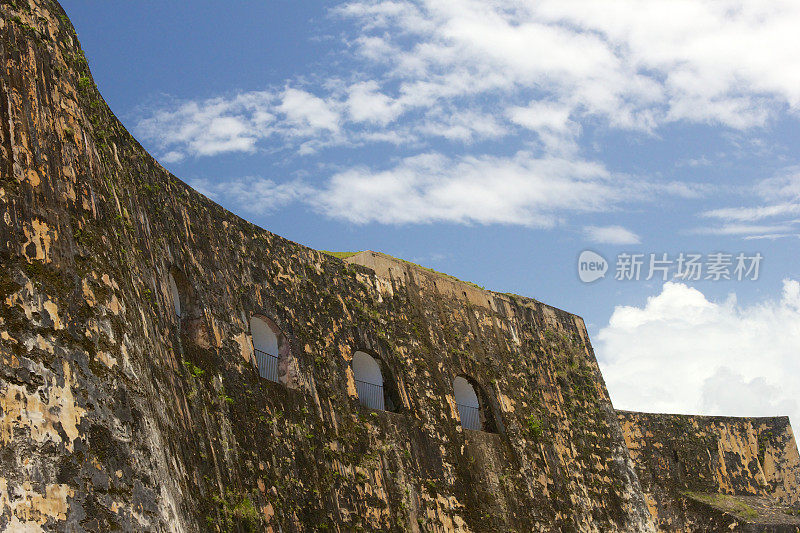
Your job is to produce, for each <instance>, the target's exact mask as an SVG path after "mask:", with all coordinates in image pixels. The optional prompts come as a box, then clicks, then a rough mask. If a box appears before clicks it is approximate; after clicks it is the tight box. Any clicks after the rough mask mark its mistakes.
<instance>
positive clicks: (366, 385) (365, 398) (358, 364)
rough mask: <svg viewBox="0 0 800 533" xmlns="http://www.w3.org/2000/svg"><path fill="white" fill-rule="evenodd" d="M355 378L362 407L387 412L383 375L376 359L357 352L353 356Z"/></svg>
mask: <svg viewBox="0 0 800 533" xmlns="http://www.w3.org/2000/svg"><path fill="white" fill-rule="evenodd" d="M353 376H354V378H355V380H356V392H358V399H359V401H360V402H361V405H363V406H365V407H369V408H370V409H380V410H381V411H385V410H386V399H385V393H384V389H383V373H382V372H381V367H380V365H379V364H378V362H377V361H376V360H375V358H373V357H372V356H371V355H369V354H366V353H364V352H356V353H355V355H353Z"/></svg>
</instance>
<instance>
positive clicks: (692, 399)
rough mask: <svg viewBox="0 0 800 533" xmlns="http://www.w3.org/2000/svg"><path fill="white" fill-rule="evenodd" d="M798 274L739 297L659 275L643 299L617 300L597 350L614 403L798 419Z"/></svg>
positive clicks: (662, 409) (650, 408)
mask: <svg viewBox="0 0 800 533" xmlns="http://www.w3.org/2000/svg"><path fill="white" fill-rule="evenodd" d="M798 346H800V282H798V281H796V280H785V281H784V282H783V291H782V293H781V295H780V296H779V297H777V298H774V299H769V300H766V301H763V302H761V303H758V304H753V305H741V304H739V303H738V302H737V300H736V297H735V295H731V296H729V297H728V298H727V300H725V301H723V302H714V301H711V300H709V299H708V298H706V296H705V295H704V294H703V293H702V292H700V291H699V290H697V289H694V288H690V287H688V286H686V285H684V284H681V283H666V284H664V286H663V288H662V289H661V292H660V294H657V295H655V296H653V297H651V298H648V300H647V303H646V304H645V305H643V306H641V307H629V306H620V307H617V308H616V309H615V310H614V313H613V315H612V316H611V319H610V321H609V323H608V325H607V326H605V327H604V328H602V329H601V330H600V332H599V334H598V335H597V342H596V350H597V355H598V360H599V362H600V365H601V367H602V369H603V375H604V376H605V379H606V383H607V385H608V389H609V392H610V393H611V397H612V400H613V401H614V404H615V405H616V406H617V407H618V408H623V409H636V410H644V411H654V412H674V413H698V412H699V413H705V414H718V415H741V416H772V415H790V416H791V417H792V420H793V422H794V423H795V425H796V424H798V423H800V393H799V392H798V391H800V359H798V357H797V353H798V352H797V350H798V348H797V347H798Z"/></svg>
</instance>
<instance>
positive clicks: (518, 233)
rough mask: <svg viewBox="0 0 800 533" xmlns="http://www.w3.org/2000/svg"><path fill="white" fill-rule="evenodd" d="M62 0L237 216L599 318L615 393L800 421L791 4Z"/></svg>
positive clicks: (206, 185)
mask: <svg viewBox="0 0 800 533" xmlns="http://www.w3.org/2000/svg"><path fill="white" fill-rule="evenodd" d="M62 5H63V6H64V8H65V9H66V10H67V12H68V14H69V16H70V18H71V20H72V21H73V23H74V24H75V26H76V28H77V31H78V35H79V37H80V39H81V43H82V45H83V47H84V49H85V50H86V55H87V57H88V59H89V63H90V66H91V68H92V72H93V74H94V76H95V80H96V82H97V85H98V86H99V88H100V90H101V92H102V94H103V95H104V97H105V99H106V101H107V102H108V103H109V105H110V106H111V108H112V110H113V111H114V112H115V113H116V114H117V116H119V117H120V118H121V120H122V121H123V122H124V123H125V125H126V126H127V127H128V129H129V130H130V131H131V132H132V133H133V134H134V135H135V136H136V137H137V139H138V140H139V141H140V142H142V144H143V145H144V146H145V147H146V148H147V149H148V150H149V151H150V152H151V153H152V154H153V155H154V156H155V157H156V158H157V159H159V161H160V162H161V163H162V164H163V165H164V166H165V167H166V168H168V169H169V170H170V171H172V172H173V173H174V174H175V175H177V176H178V177H180V178H182V179H184V180H186V181H187V182H189V183H190V184H191V185H193V186H194V187H195V188H197V189H199V190H201V191H202V192H204V193H206V194H208V195H209V196H211V197H212V198H213V199H215V200H216V201H218V202H219V203H220V204H222V205H223V206H225V207H227V208H228V209H230V210H232V211H234V212H236V213H237V214H239V215H241V216H243V217H244V218H247V219H248V220H251V221H253V222H255V223H257V224H259V225H260V226H262V227H264V228H266V229H268V230H271V231H274V232H275V233H278V234H280V235H283V236H285V237H288V238H290V239H292V240H295V241H297V242H300V243H303V244H306V245H308V246H311V247H313V248H317V249H329V250H348V251H353V250H363V249H372V250H378V251H382V252H386V253H389V254H392V255H395V256H399V257H403V258H405V259H409V260H411V261H415V262H419V263H421V264H423V265H425V266H429V267H432V268H435V269H437V270H441V271H445V272H448V273H451V274H453V275H456V276H458V277H460V278H462V279H467V280H470V281H474V282H476V283H479V284H481V285H484V286H486V287H487V288H491V289H494V290H498V291H503V292H515V293H519V294H523V295H526V296H532V297H534V298H537V299H539V300H541V301H544V302H546V303H549V304H551V305H555V306H557V307H561V308H563V309H566V310H568V311H571V312H574V313H576V314H579V315H581V316H583V317H584V318H585V320H586V322H587V325H588V326H589V329H590V334H591V335H592V338H593V342H594V344H595V348H596V351H597V353H598V358H599V360H600V361H601V364H602V366H603V368H604V371H605V377H606V380H607V382H608V385H609V389H610V391H611V394H612V398H613V399H614V401H615V403H616V404H617V405H618V406H619V407H625V408H632V409H642V410H663V411H683V412H692V411H702V412H708V413H722V414H746V415H752V414H759V415H761V414H790V413H791V414H792V415H796V414H800V410H798V409H799V408H798V404H799V403H800V397H798V394H797V393H796V391H797V390H800V382H799V381H797V379H800V378H795V377H789V376H792V375H793V376H799V375H800V372H798V371H800V368H798V366H800V363H798V361H797V359H798V357H797V352H798V346H800V325H799V324H800V295H798V293H797V290H798V284H797V280H798V279H800V274H799V273H798V269H797V257H798V253H797V252H798V244H799V243H800V241H798V236H799V235H800V154H798V150H797V147H798V144H799V141H800V130H799V129H798V125H800V123H799V121H798V118H800V117H799V116H798V111H799V110H800V59H799V58H800V55H798V54H797V53H796V52H797V50H798V49H800V35H799V34H798V32H797V31H796V28H797V27H798V25H800V6H798V4H797V3H796V2H770V3H769V4H768V5H764V6H759V5H756V4H755V3H752V2H748V3H744V2H734V1H727V2H694V1H693V2H688V1H687V2H680V1H679V2H676V1H654V0H644V1H637V2H623V1H620V2H615V3H613V4H609V3H599V2H563V1H550V0H544V1H541V2H529V1H511V2H509V1H505V2H493V1H487V0H481V1H477V0H475V1H472V0H448V1H443V0H439V1H437V2H434V1H419V2H413V1H405V0H392V1H389V0H369V1H367V0H352V1H350V2H318V1H304V2H293V1H289V0H277V1H270V2H260V3H256V2H248V3H244V2H241V3H229V4H226V5H224V7H220V4H219V2H213V3H212V2H206V1H194V2H192V3H191V4H187V3H185V2H122V1H105V2H87V1H85V0H84V1H78V0H69V1H66V0H65V1H63V2H62ZM585 249H591V250H594V251H596V252H599V253H600V254H602V255H603V256H604V257H605V258H606V259H607V260H608V261H609V263H610V268H611V270H610V272H609V273H608V274H607V275H606V278H604V279H601V280H599V281H596V282H594V283H592V284H585V283H582V282H581V281H580V280H579V278H578V275H577V266H576V263H577V257H578V255H579V254H580V252H581V251H582V250H585ZM620 252H634V253H643V254H646V255H645V260H647V257H648V256H649V254H651V253H656V254H659V256H660V255H661V254H662V253H667V254H669V257H670V258H674V257H677V255H678V254H679V253H681V252H684V253H691V252H694V253H700V254H703V255H704V256H705V255H707V254H711V253H715V252H726V253H730V254H737V253H739V252H745V253H746V254H748V255H752V254H755V253H756V252H758V253H760V254H761V255H762V256H763V261H762V263H761V268H760V272H759V279H758V280H756V281H753V280H746V281H736V280H732V281H704V280H700V281H693V280H680V279H678V280H671V282H670V283H668V284H666V285H665V284H664V282H663V281H662V280H661V279H653V280H650V281H645V280H640V281H624V282H623V281H615V280H614V279H613V277H614V276H613V275H614V267H615V262H616V257H617V254H619V253H620ZM795 418H796V417H795Z"/></svg>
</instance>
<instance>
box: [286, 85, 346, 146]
mask: <svg viewBox="0 0 800 533" xmlns="http://www.w3.org/2000/svg"><path fill="white" fill-rule="evenodd" d="M275 109H276V110H277V111H279V112H281V113H283V114H284V115H285V116H286V120H287V122H289V123H290V124H293V125H294V126H295V127H296V129H295V130H293V132H292V133H294V134H295V135H299V136H311V135H313V134H315V133H317V132H319V131H328V132H337V131H339V120H340V119H339V113H338V112H337V111H336V110H335V109H334V108H333V106H332V105H331V104H330V103H329V102H327V101H325V100H323V99H322V98H319V97H317V96H314V95H313V94H311V93H309V92H306V91H302V90H300V89H292V88H288V89H286V90H285V91H283V95H282V99H281V103H280V104H279V105H278V106H276V107H275Z"/></svg>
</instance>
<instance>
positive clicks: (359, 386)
mask: <svg viewBox="0 0 800 533" xmlns="http://www.w3.org/2000/svg"><path fill="white" fill-rule="evenodd" d="M355 381H356V392H357V393H358V400H359V401H360V402H361V405H363V406H364V407H369V408H370V409H380V410H381V411H385V410H386V406H385V404H384V402H383V385H377V384H375V383H370V382H368V381H360V380H358V379H357V380H355Z"/></svg>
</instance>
